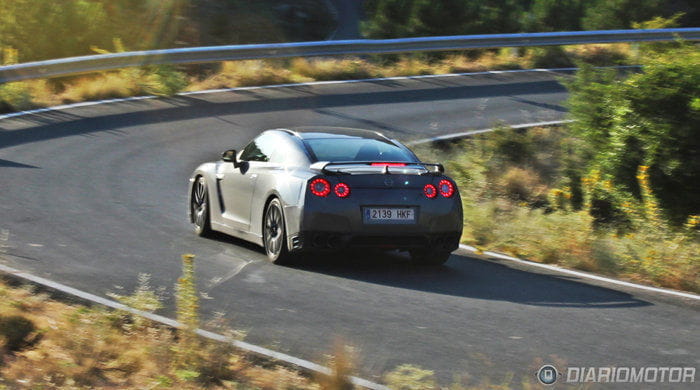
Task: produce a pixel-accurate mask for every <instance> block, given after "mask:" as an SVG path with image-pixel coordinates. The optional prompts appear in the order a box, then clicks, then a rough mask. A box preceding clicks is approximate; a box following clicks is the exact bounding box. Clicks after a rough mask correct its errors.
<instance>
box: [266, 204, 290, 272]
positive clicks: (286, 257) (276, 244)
mask: <svg viewBox="0 0 700 390" xmlns="http://www.w3.org/2000/svg"><path fill="white" fill-rule="evenodd" d="M284 226H285V225H284V212H283V210H282V203H281V202H280V201H279V199H277V198H273V199H272V200H271V201H270V203H269V204H268V205H267V208H266V209H265V218H264V219H263V246H264V247H265V253H266V254H267V258H268V259H270V261H271V262H273V263H274V264H279V265H283V264H290V263H292V262H293V261H292V260H293V255H292V254H291V253H289V250H288V249H287V231H286V229H285V228H284Z"/></svg>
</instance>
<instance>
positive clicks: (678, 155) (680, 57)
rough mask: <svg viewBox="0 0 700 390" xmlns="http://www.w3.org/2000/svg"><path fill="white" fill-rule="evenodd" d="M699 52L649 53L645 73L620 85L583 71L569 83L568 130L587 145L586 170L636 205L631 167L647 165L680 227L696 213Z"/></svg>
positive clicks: (699, 208) (605, 74) (608, 76)
mask: <svg viewBox="0 0 700 390" xmlns="http://www.w3.org/2000/svg"><path fill="white" fill-rule="evenodd" d="M698 64H700V51H698V50H697V49H696V48H694V47H693V46H684V47H682V48H680V49H673V50H669V51H664V52H661V53H659V52H653V53H650V54H648V56H647V57H646V58H645V60H644V69H643V72H641V73H638V74H633V75H631V76H630V77H628V78H627V79H625V80H618V79H617V78H616V76H615V74H614V73H613V72H610V71H596V70H593V69H592V68H590V67H588V66H585V65H584V66H583V67H582V69H581V71H579V72H578V74H577V76H576V78H575V79H574V80H573V81H572V82H570V83H568V84H567V87H568V88H569V90H570V93H571V97H570V99H569V103H568V105H569V107H570V110H571V116H572V118H574V119H576V120H577V122H575V123H574V124H572V125H571V128H572V130H573V132H574V134H575V135H576V136H579V137H581V138H582V139H584V140H585V141H586V145H585V146H586V153H587V154H588V155H589V156H590V161H591V162H590V163H589V167H590V168H589V169H598V170H600V172H601V174H602V175H603V176H610V177H611V179H612V181H613V184H614V187H615V188H618V189H619V190H621V191H625V192H628V193H630V194H632V195H634V196H635V197H637V198H638V199H639V198H640V197H641V196H642V194H641V189H640V187H639V185H638V181H637V180H635V177H636V175H637V167H638V166H640V165H644V166H648V167H649V168H648V174H649V176H650V185H651V188H652V189H653V191H654V193H656V194H657V196H658V198H659V202H660V207H661V208H662V209H663V210H664V211H665V213H666V214H667V215H668V216H669V217H670V218H671V220H672V221H673V222H674V224H676V225H679V224H682V223H683V221H685V219H686V217H687V216H688V215H694V214H699V213H700V200H699V199H700V190H699V189H698V186H697V185H696V183H697V182H698V180H700V136H699V134H700V110H698V108H697V107H698V106H700V105H699V104H696V103H694V102H697V101H700V65H698Z"/></svg>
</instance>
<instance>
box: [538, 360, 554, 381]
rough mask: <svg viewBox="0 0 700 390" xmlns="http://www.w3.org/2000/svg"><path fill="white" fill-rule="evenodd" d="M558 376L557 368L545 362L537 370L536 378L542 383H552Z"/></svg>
mask: <svg viewBox="0 0 700 390" xmlns="http://www.w3.org/2000/svg"><path fill="white" fill-rule="evenodd" d="M558 376H559V373H558V372H557V369H556V368H555V367H554V366H553V365H551V364H545V365H544V366H542V367H540V369H539V370H538V371H537V380H538V381H540V383H542V384H543V385H553V384H554V382H556V381H557V377H558Z"/></svg>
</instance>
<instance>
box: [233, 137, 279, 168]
mask: <svg viewBox="0 0 700 390" xmlns="http://www.w3.org/2000/svg"><path fill="white" fill-rule="evenodd" d="M273 151H274V136H272V135H270V134H264V135H261V136H259V137H257V138H256V139H254V140H253V141H251V142H250V143H249V144H248V145H247V146H246V147H245V148H244V149H243V152H242V153H241V157H240V159H241V160H242V161H262V162H267V161H270V156H271V155H272V152H273Z"/></svg>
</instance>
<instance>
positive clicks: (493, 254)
mask: <svg viewBox="0 0 700 390" xmlns="http://www.w3.org/2000/svg"><path fill="white" fill-rule="evenodd" d="M459 247H460V248H461V249H464V250H467V251H470V252H478V250H477V249H476V248H474V247H473V246H469V245H464V244H460V245H459ZM483 254H484V255H486V256H490V257H495V258H498V259H502V260H508V261H512V262H514V263H518V264H523V265H527V266H529V267H535V268H543V269H546V270H549V271H555V272H558V273H562V274H567V275H574V276H578V277H579V278H583V279H591V280H597V281H601V282H605V283H610V284H614V285H617V286H624V287H631V288H636V289H639V290H645V291H651V292H655V293H659V294H667V295H674V296H677V297H681V298H687V299H692V300H696V301H700V295H695V294H692V293H686V292H681V291H675V290H669V289H665V288H658V287H651V286H645V285H642V284H636V283H631V282H625V281H622V280H617V279H612V278H606V277H604V276H599V275H594V274H589V273H587V272H581V271H574V270H570V269H567V268H562V267H557V266H554V265H549V264H542V263H535V262H534V261H527V260H522V259H518V258H517V257H511V256H507V255H504V254H501V253H496V252H488V251H485V252H483Z"/></svg>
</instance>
